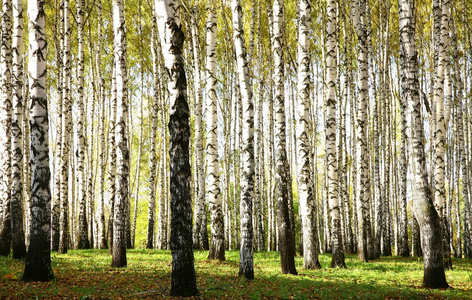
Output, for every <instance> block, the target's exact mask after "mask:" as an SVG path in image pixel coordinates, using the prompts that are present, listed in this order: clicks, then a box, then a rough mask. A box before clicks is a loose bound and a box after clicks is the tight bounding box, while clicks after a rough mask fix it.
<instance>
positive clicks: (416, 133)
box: [398, 0, 449, 288]
mask: <svg viewBox="0 0 472 300" xmlns="http://www.w3.org/2000/svg"><path fill="white" fill-rule="evenodd" d="M398 4H399V5H398V6H399V8H400V9H399V31H400V50H401V63H402V68H401V69H402V70H401V75H402V97H403V100H402V101H405V102H406V103H408V110H409V111H410V115H411V120H412V124H411V126H412V127H411V128H412V138H411V142H412V148H413V155H412V156H413V161H414V176H415V181H416V184H415V193H417V197H415V199H414V201H413V211H414V213H415V216H416V218H417V220H418V224H419V227H420V231H421V245H422V249H423V254H424V277H423V285H424V286H425V287H429V288H447V287H448V286H449V285H448V284H447V282H446V276H445V273H444V263H443V253H442V240H441V227H440V217H439V215H438V213H437V211H436V209H435V208H434V204H433V199H432V198H433V197H432V193H431V188H430V186H429V183H428V172H427V169H426V160H425V153H424V144H423V140H424V130H423V123H422V119H421V110H420V108H421V104H420V98H419V84H418V77H417V76H418V75H417V68H418V62H417V53H416V45H415V41H416V39H415V8H414V1H413V0H399V3H398Z"/></svg>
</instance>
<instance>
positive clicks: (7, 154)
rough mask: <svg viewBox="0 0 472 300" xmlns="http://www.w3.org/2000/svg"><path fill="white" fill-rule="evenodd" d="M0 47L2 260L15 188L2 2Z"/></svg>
mask: <svg viewBox="0 0 472 300" xmlns="http://www.w3.org/2000/svg"><path fill="white" fill-rule="evenodd" d="M1 18H2V20H1V45H0V48H1V49H0V52H1V53H0V55H1V57H0V61H1V62H0V99H1V100H0V101H1V102H0V124H1V126H0V179H1V184H0V206H1V208H0V256H8V255H9V254H10V244H11V187H12V173H11V172H12V169H11V162H12V152H11V147H12V142H11V134H12V132H11V126H12V95H11V94H12V86H11V67H12V51H11V41H12V25H13V24H12V21H13V20H12V3H11V0H3V14H2V17H1Z"/></svg>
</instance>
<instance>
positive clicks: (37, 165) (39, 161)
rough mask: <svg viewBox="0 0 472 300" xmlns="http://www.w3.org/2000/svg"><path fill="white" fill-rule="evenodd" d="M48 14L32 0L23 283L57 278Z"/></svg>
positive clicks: (39, 2)
mask: <svg viewBox="0 0 472 300" xmlns="http://www.w3.org/2000/svg"><path fill="white" fill-rule="evenodd" d="M45 16H46V14H45V12H44V1H41V0H40V1H35V0H29V1H28V17H29V20H30V21H29V47H28V49H29V56H28V57H29V64H28V74H29V91H30V101H31V102H30V103H31V106H30V128H31V130H30V134H31V135H30V137H31V168H32V181H31V192H32V193H31V209H30V210H31V229H30V233H31V236H30V243H29V248H28V255H27V258H26V263H25V272H24V274H23V277H22V278H21V280H23V281H49V280H52V279H54V273H53V270H52V267H51V245H50V242H51V227H50V226H51V225H50V222H51V207H50V203H51V190H50V187H49V180H50V178H51V173H50V171H49V149H48V148H49V146H48V144H49V141H48V140H49V137H48V127H49V123H48V105H47V98H46V97H47V96H46V47H47V42H46V30H45V29H46V28H45V27H46V18H45Z"/></svg>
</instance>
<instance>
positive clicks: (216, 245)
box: [208, 239, 226, 261]
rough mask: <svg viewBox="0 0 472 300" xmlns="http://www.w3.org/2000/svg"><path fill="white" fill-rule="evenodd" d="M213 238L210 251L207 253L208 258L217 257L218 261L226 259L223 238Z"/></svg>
mask: <svg viewBox="0 0 472 300" xmlns="http://www.w3.org/2000/svg"><path fill="white" fill-rule="evenodd" d="M215 240H216V239H215ZM215 240H213V241H212V244H211V247H210V252H209V253H208V259H218V260H220V261H223V260H226V258H225V247H224V246H225V245H224V240H219V241H215Z"/></svg>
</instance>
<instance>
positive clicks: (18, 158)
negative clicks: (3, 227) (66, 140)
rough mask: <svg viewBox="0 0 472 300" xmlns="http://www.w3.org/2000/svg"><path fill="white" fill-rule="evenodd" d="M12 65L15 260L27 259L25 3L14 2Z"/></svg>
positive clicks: (12, 204) (12, 195)
mask: <svg viewBox="0 0 472 300" xmlns="http://www.w3.org/2000/svg"><path fill="white" fill-rule="evenodd" d="M12 5H13V21H14V24H13V25H14V27H13V42H12V52H13V54H12V55H13V57H12V59H13V63H12V83H13V89H12V91H13V92H12V100H13V101H12V102H13V115H12V118H13V119H12V127H11V132H12V180H13V181H12V190H11V216H12V230H11V231H12V250H13V258H17V259H21V258H25V257H26V246H25V232H24V230H23V214H24V210H23V202H24V199H23V198H24V197H23V184H24V183H23V111H24V104H23V1H21V0H14V1H13V3H12Z"/></svg>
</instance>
